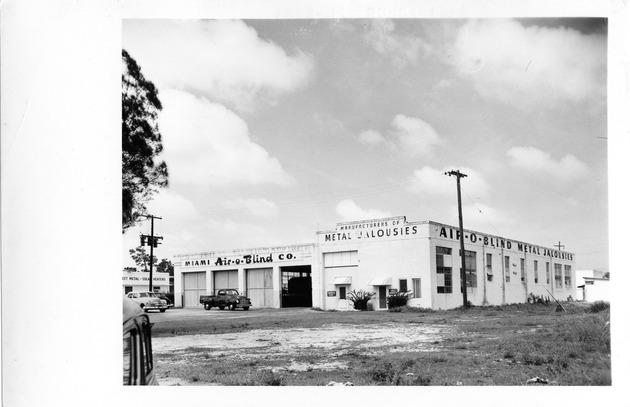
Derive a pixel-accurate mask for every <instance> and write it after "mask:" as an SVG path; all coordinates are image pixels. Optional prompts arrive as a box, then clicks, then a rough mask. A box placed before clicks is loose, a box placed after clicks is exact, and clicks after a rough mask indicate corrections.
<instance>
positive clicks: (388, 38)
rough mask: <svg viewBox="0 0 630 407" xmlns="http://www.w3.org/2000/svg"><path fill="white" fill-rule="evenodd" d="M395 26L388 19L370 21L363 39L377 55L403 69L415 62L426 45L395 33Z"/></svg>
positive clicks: (417, 38) (420, 40)
mask: <svg viewBox="0 0 630 407" xmlns="http://www.w3.org/2000/svg"><path fill="white" fill-rule="evenodd" d="M395 30H396V25H395V24H394V22H393V21H392V20H389V19H373V20H370V23H369V28H368V30H367V31H366V32H365V34H364V39H365V41H366V42H367V43H369V44H370V45H371V46H372V48H374V50H376V51H377V52H378V53H380V54H383V55H387V56H388V57H390V58H391V60H392V62H393V64H394V65H396V66H399V67H404V66H405V65H407V64H408V63H412V62H416V61H417V60H418V58H419V57H420V52H421V51H426V50H427V47H428V45H427V44H426V43H425V42H424V41H423V40H422V39H421V38H420V37H412V36H404V35H400V34H397V33H395Z"/></svg>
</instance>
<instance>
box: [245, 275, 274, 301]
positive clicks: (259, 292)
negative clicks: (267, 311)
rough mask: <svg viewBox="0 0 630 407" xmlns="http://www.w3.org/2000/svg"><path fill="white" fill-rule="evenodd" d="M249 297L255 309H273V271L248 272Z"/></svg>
mask: <svg viewBox="0 0 630 407" xmlns="http://www.w3.org/2000/svg"><path fill="white" fill-rule="evenodd" d="M247 296H248V297H249V298H251V300H252V305H253V306H254V307H264V308H272V307H273V269H271V268H267V269H252V270H247Z"/></svg>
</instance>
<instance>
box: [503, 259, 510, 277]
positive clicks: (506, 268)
mask: <svg viewBox="0 0 630 407" xmlns="http://www.w3.org/2000/svg"><path fill="white" fill-rule="evenodd" d="M504 260H505V262H504V263H505V282H506V283H509V282H510V256H505V259H504Z"/></svg>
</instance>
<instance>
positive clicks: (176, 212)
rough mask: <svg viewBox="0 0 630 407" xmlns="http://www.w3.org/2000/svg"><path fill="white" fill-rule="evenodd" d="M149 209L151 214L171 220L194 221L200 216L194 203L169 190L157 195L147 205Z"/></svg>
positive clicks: (161, 191)
mask: <svg viewBox="0 0 630 407" xmlns="http://www.w3.org/2000/svg"><path fill="white" fill-rule="evenodd" d="M147 209H148V212H149V213H154V214H160V215H159V216H160V217H162V218H168V219H170V220H193V219H196V218H197V217H198V216H199V214H198V212H197V209H196V208H195V206H194V205H193V204H192V202H190V201H189V200H187V199H186V198H184V197H183V196H181V195H179V194H177V193H174V192H172V191H171V190H169V189H163V190H160V192H159V193H158V194H155V195H154V196H153V199H152V200H151V201H149V202H148V203H147Z"/></svg>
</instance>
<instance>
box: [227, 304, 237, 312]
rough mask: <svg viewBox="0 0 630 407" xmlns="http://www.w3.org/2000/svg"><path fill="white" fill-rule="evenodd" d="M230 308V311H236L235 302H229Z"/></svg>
mask: <svg viewBox="0 0 630 407" xmlns="http://www.w3.org/2000/svg"><path fill="white" fill-rule="evenodd" d="M228 309H229V310H230V311H234V310H235V309H236V305H235V304H229V305H228Z"/></svg>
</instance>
